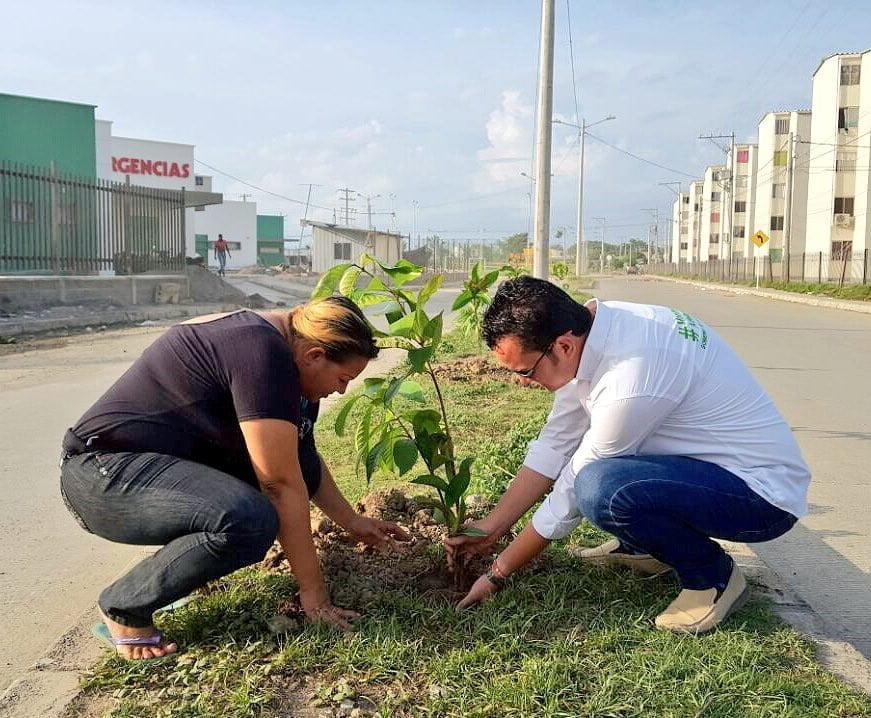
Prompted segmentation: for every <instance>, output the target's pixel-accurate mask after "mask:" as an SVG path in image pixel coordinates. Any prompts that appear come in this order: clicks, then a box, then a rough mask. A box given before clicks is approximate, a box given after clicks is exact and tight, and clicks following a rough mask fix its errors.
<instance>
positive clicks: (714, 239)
mask: <svg viewBox="0 0 871 718" xmlns="http://www.w3.org/2000/svg"><path fill="white" fill-rule="evenodd" d="M710 243H711V244H719V243H720V235H719V234H712V235H711V242H710Z"/></svg>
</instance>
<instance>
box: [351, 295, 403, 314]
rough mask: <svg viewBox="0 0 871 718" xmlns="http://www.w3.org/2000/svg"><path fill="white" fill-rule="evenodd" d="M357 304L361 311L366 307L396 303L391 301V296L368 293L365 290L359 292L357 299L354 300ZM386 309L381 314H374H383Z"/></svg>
mask: <svg viewBox="0 0 871 718" xmlns="http://www.w3.org/2000/svg"><path fill="white" fill-rule="evenodd" d="M354 301H356V302H357V306H359V307H360V308H361V309H365V308H366V307H374V306H377V305H378V304H384V305H387V306H390V305H391V304H393V305H395V304H396V302H394V301H393V295H392V294H383V293H379V292H368V291H366V290H364V291H362V292H360V294H359V298H357V299H355V300H354ZM387 311H389V310H388V309H385V310H384V311H382V312H375V313H376V314H379V313H380V314H385V313H386V312H387Z"/></svg>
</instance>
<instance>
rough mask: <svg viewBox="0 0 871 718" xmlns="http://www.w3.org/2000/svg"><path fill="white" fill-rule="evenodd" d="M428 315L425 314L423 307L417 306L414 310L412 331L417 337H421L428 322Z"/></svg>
mask: <svg viewBox="0 0 871 718" xmlns="http://www.w3.org/2000/svg"><path fill="white" fill-rule="evenodd" d="M429 321H430V320H429V317H428V316H427V315H426V312H425V311H423V307H418V308H417V309H416V310H415V312H414V324H413V328H414V333H415V334H416V335H417V336H418V337H423V335H424V334H423V332H424V330H425V329H426V325H427V324H429Z"/></svg>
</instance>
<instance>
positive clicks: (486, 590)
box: [457, 574, 499, 611]
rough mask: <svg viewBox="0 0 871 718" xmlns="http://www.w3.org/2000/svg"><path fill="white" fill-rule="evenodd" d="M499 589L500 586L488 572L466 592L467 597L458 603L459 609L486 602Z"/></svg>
mask: <svg viewBox="0 0 871 718" xmlns="http://www.w3.org/2000/svg"><path fill="white" fill-rule="evenodd" d="M498 591H499V586H497V585H496V584H495V583H493V582H492V581H491V580H490V579H489V578H487V576H486V574H485V575H484V576H479V577H478V580H477V581H475V583H473V584H472V588H470V589H469V592H468V593H467V594H466V596H465V598H463V600H462V601H460V602H459V603H458V604H457V610H458V611H462V610H463V609H466V608H471V607H472V606H474V605H475V604H477V603H484V601H486V600H488V599H489V598H491V597H492V596H494V595H495V594H496V593H498Z"/></svg>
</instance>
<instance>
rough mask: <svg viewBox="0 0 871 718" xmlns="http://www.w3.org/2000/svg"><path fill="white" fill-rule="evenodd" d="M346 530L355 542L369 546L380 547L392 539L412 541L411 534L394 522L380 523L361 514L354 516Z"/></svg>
mask: <svg viewBox="0 0 871 718" xmlns="http://www.w3.org/2000/svg"><path fill="white" fill-rule="evenodd" d="M344 528H345V530H346V531H347V532H348V533H349V534H350V535H351V537H352V538H354V540H356V541H360V542H362V543H365V544H368V545H369V546H380V545H382V544H384V543H385V542H389V541H390V540H391V539H395V540H396V541H408V540H410V539H411V536H410V535H409V533H408V532H407V531H406V530H405V529H404V528H402V527H401V526H400V525H399V524H395V523H393V522H392V521H380V520H378V519H373V518H370V517H368V516H362V515H361V514H354V517H353V518H352V519H351V520H350V521H349V522H348V524H347V525H346V526H345V527H344Z"/></svg>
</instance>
